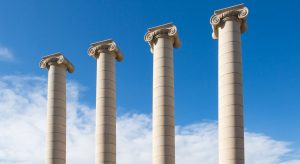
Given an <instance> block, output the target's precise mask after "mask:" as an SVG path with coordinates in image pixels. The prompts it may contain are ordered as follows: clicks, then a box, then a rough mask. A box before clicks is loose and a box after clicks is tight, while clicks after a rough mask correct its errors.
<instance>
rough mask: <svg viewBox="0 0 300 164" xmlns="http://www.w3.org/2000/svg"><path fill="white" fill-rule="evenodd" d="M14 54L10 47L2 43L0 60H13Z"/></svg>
mask: <svg viewBox="0 0 300 164" xmlns="http://www.w3.org/2000/svg"><path fill="white" fill-rule="evenodd" d="M13 60H14V55H13V53H12V52H11V50H10V49H8V48H7V47H4V46H1V45H0V61H9V62H11V61H13Z"/></svg>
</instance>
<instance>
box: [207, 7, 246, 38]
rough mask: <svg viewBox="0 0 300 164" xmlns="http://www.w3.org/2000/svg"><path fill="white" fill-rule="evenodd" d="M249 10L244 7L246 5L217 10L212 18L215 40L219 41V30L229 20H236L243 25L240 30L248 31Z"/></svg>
mask: <svg viewBox="0 0 300 164" xmlns="http://www.w3.org/2000/svg"><path fill="white" fill-rule="evenodd" d="M248 13H249V11H248V8H247V7H245V6H244V4H239V5H235V6H231V7H228V8H224V9H220V10H216V11H215V12H214V15H213V16H211V18H210V24H211V26H212V29H213V33H212V37H213V39H218V37H219V31H218V28H219V27H220V26H222V25H224V22H226V21H227V20H232V19H233V20H236V21H238V22H240V23H241V26H240V29H241V32H242V33H243V32H246V31H247V16H248Z"/></svg>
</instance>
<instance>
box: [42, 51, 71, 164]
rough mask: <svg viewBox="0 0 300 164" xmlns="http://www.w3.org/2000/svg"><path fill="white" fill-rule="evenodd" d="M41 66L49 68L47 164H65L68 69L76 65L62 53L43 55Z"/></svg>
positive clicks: (69, 70)
mask: <svg viewBox="0 0 300 164" xmlns="http://www.w3.org/2000/svg"><path fill="white" fill-rule="evenodd" d="M40 67H41V68H43V69H48V110H47V138H46V164H65V163H66V71H68V72H70V73H72V72H73V71H74V67H73V65H72V64H71V63H70V62H69V61H68V59H66V58H65V57H64V56H63V55H62V54H61V53H55V54H52V55H49V56H45V57H43V58H42V60H41V62H40Z"/></svg>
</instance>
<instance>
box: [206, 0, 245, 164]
mask: <svg viewBox="0 0 300 164" xmlns="http://www.w3.org/2000/svg"><path fill="white" fill-rule="evenodd" d="M247 15H248V9H247V8H246V7H244V5H243V4H240V5H236V6H232V7H229V8H225V9H221V10H216V11H215V12H214V15H213V16H212V17H211V20H210V22H211V25H212V28H213V39H218V40H219V55H218V58H219V62H218V67H219V69H218V70H219V71H218V72H219V73H218V88H219V89H218V90H219V93H218V95H219V96H218V97H219V105H218V106H219V164H244V163H245V159H244V116H243V91H242V82H243V81H242V60H241V52H242V51H241V33H243V32H245V31H246V18H247Z"/></svg>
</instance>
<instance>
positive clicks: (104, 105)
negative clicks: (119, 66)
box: [88, 39, 123, 164]
mask: <svg viewBox="0 0 300 164" xmlns="http://www.w3.org/2000/svg"><path fill="white" fill-rule="evenodd" d="M88 51H89V52H88V53H89V55H90V56H93V57H95V59H96V61H97V86H96V87H97V91H96V164H116V84H115V83H116V82H115V59H117V60H118V61H119V62H120V61H122V59H123V55H122V53H121V51H120V50H119V49H118V47H117V46H116V43H115V42H114V41H113V40H111V39H109V40H104V41H101V42H97V43H93V44H91V47H90V48H89V50H88Z"/></svg>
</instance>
